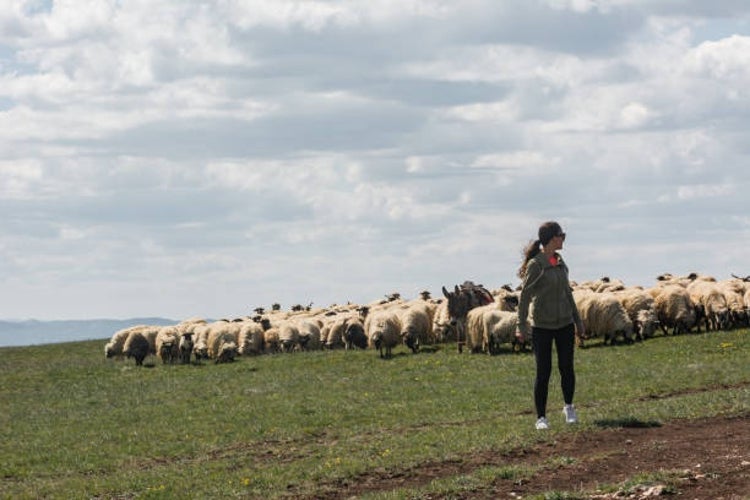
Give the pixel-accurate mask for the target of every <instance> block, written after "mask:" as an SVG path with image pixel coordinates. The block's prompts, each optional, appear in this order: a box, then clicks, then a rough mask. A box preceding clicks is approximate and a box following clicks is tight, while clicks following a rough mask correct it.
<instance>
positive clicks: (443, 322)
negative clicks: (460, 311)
mask: <svg viewBox="0 0 750 500" xmlns="http://www.w3.org/2000/svg"><path fill="white" fill-rule="evenodd" d="M432 334H433V335H434V337H435V339H436V340H437V341H438V342H455V341H456V340H458V335H457V333H456V326H455V325H452V324H451V316H450V313H449V312H448V301H447V300H442V301H441V302H440V303H439V304H438V305H437V309H436V311H435V318H434V319H433V320H432Z"/></svg>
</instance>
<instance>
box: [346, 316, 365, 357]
mask: <svg viewBox="0 0 750 500" xmlns="http://www.w3.org/2000/svg"><path fill="white" fill-rule="evenodd" d="M342 339H343V341H344V348H345V349H347V350H349V349H352V348H354V347H358V348H360V349H367V345H368V340H367V334H366V333H365V325H364V323H363V322H362V319H361V318H360V317H359V316H351V317H349V318H348V319H347V320H346V325H345V326H344V333H343V338H342Z"/></svg>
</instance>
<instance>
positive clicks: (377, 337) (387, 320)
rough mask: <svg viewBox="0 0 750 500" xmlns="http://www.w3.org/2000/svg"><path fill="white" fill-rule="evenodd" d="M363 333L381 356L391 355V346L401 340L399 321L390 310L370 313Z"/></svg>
mask: <svg viewBox="0 0 750 500" xmlns="http://www.w3.org/2000/svg"><path fill="white" fill-rule="evenodd" d="M365 333H366V334H367V338H368V339H369V342H370V346H372V347H373V348H375V349H377V350H378V351H379V353H380V357H381V358H390V357H392V356H393V348H394V347H396V346H397V345H398V344H399V343H400V342H401V321H400V320H399V317H398V314H396V312H395V311H392V310H380V311H376V312H374V313H371V314H369V315H368V316H367V320H366V321H365Z"/></svg>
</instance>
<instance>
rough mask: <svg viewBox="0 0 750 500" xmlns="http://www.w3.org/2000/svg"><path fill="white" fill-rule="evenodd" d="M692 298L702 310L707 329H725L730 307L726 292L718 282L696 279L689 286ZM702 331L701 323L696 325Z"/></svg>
mask: <svg viewBox="0 0 750 500" xmlns="http://www.w3.org/2000/svg"><path fill="white" fill-rule="evenodd" d="M686 289H687V291H688V293H689V294H690V300H692V301H693V304H694V305H695V306H696V308H697V309H696V310H697V311H700V315H701V316H702V318H700V319H703V321H704V322H705V325H706V331H709V330H723V329H725V328H727V326H728V324H729V307H728V306H727V298H726V296H725V295H724V292H723V291H722V290H721V289H720V288H719V286H718V285H717V284H716V282H712V281H704V280H696V281H693V282H692V283H690V284H689V285H688V286H687V288H686ZM697 319H698V318H697ZM696 326H697V327H698V329H699V331H700V324H698V325H696Z"/></svg>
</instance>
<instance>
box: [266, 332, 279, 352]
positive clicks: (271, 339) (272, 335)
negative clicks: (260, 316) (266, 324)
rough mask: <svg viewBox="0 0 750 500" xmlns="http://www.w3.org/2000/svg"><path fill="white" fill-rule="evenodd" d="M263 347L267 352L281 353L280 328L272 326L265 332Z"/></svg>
mask: <svg viewBox="0 0 750 500" xmlns="http://www.w3.org/2000/svg"><path fill="white" fill-rule="evenodd" d="M263 345H264V350H265V351H266V352H270V353H277V352H281V343H280V341H279V329H278V327H275V326H272V327H270V328H268V329H266V330H265V331H264V332H263Z"/></svg>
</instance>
